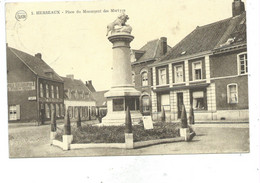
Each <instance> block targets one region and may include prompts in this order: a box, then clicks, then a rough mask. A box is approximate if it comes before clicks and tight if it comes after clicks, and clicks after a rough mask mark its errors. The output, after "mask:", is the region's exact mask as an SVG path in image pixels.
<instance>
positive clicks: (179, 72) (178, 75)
mask: <svg viewBox="0 0 260 183" xmlns="http://www.w3.org/2000/svg"><path fill="white" fill-rule="evenodd" d="M174 82H175V83H181V82H183V66H182V65H177V66H175V67H174Z"/></svg>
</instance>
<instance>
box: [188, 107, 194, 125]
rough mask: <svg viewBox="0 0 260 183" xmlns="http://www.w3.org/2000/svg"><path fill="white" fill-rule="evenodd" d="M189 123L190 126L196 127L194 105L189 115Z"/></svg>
mask: <svg viewBox="0 0 260 183" xmlns="http://www.w3.org/2000/svg"><path fill="white" fill-rule="evenodd" d="M189 123H190V125H194V123H195V122H194V111H193V107H192V105H191V106H190V114H189Z"/></svg>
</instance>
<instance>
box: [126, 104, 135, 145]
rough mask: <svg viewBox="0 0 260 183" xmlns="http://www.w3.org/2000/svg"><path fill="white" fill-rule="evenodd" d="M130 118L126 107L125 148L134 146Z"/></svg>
mask: <svg viewBox="0 0 260 183" xmlns="http://www.w3.org/2000/svg"><path fill="white" fill-rule="evenodd" d="M132 130H133V129H132V120H131V114H130V110H129V107H128V106H127V108H126V116H125V146H126V148H127V149H133V148H134V137H133V132H132Z"/></svg>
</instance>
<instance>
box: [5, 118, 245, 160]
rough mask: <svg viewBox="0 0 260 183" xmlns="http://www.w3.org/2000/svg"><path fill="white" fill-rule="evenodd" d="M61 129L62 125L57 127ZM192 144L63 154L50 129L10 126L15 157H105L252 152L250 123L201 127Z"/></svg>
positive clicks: (64, 152)
mask: <svg viewBox="0 0 260 183" xmlns="http://www.w3.org/2000/svg"><path fill="white" fill-rule="evenodd" d="M58 126H59V127H60V128H62V123H60V124H59V125H58ZM194 130H195V132H196V133H197V136H195V137H194V139H193V140H192V142H178V143H168V144H160V145H154V146H149V147H145V148H139V149H133V150H125V149H84V150H70V151H63V150H61V149H60V148H58V147H53V146H50V145H49V133H50V126H49V125H43V126H28V125H16V124H11V125H9V152H10V157H11V158H16V157H57V156H63V157H64V156H102V155H103V156H105V155H145V154H183V153H185V154H191V153H230V152H235V153H242V152H248V151H249V140H248V139H249V138H248V137H249V129H248V124H238V125H237V124H219V125H218V124H199V125H195V126H194Z"/></svg>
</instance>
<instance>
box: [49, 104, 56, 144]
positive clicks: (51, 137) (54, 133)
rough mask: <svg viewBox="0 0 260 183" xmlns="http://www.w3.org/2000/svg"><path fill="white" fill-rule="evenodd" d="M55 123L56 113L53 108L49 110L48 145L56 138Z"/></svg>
mask: <svg viewBox="0 0 260 183" xmlns="http://www.w3.org/2000/svg"><path fill="white" fill-rule="evenodd" d="M56 130H57V123H56V113H55V110H54V108H52V110H51V133H50V144H51V145H52V144H53V140H54V139H55V137H56V134H57V132H56Z"/></svg>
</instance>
